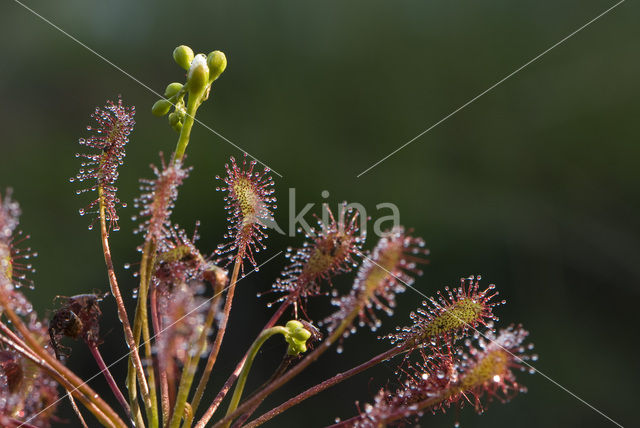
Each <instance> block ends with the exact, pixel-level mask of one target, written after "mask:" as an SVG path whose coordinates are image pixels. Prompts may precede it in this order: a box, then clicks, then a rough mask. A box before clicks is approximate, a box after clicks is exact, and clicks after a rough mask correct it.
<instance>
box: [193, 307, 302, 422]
mask: <svg viewBox="0 0 640 428" xmlns="http://www.w3.org/2000/svg"><path fill="white" fill-rule="evenodd" d="M290 304H291V302H290V301H289V300H286V301H284V302H283V303H282V305H280V307H279V308H278V310H277V311H276V312H275V313H274V314H273V316H272V317H271V319H270V320H269V321H268V322H267V324H266V325H265V326H264V327H263V328H262V330H261V331H263V330H266V329H268V328H271V327H273V326H274V325H275V324H276V323H277V322H278V320H279V319H280V317H281V316H282V314H283V313H284V311H285V310H286V309H287V308H288V307H289V305H290ZM248 355H249V350H247V352H246V353H245V354H244V357H242V360H240V362H238V365H237V366H236V368H235V370H234V371H233V373H231V375H230V376H229V378H228V379H227V381H226V382H225V383H224V385H223V386H222V389H221V390H220V392H218V395H216V398H214V399H213V402H212V403H211V405H210V406H209V408H208V409H207V411H206V412H205V413H204V415H203V416H202V419H201V422H202V420H205V418H206V421H208V420H209V419H211V417H212V416H213V414H214V413H215V411H216V410H218V406H220V403H221V402H222V400H223V399H224V397H226V395H227V393H228V392H229V390H230V389H231V387H232V386H233V384H234V383H235V381H236V380H237V379H238V376H240V372H241V371H242V367H243V366H244V363H245V361H246V360H247V356H248ZM205 423H206V422H205ZM199 425H200V423H198V425H196V426H199Z"/></svg>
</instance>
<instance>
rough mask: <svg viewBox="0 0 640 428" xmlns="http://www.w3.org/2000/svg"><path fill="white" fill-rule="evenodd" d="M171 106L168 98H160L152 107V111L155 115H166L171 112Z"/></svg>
mask: <svg viewBox="0 0 640 428" xmlns="http://www.w3.org/2000/svg"><path fill="white" fill-rule="evenodd" d="M170 108H171V103H170V102H169V101H167V100H158V101H156V102H155V104H154V105H153V107H151V113H153V114H154V115H155V116H164V115H165V114H167V113H169V109H170Z"/></svg>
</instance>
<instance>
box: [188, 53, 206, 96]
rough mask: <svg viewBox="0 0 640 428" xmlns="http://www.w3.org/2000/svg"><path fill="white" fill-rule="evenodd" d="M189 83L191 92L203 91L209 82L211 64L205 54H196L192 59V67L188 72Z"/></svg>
mask: <svg viewBox="0 0 640 428" xmlns="http://www.w3.org/2000/svg"><path fill="white" fill-rule="evenodd" d="M187 84H188V85H189V92H202V91H203V90H204V89H205V88H206V87H207V85H208V84H209V66H207V58H206V57H205V56H204V55H203V54H198V55H196V57H195V58H194V59H193V61H191V67H190V68H189V72H188V73H187Z"/></svg>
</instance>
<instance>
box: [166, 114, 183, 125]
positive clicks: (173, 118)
mask: <svg viewBox="0 0 640 428" xmlns="http://www.w3.org/2000/svg"><path fill="white" fill-rule="evenodd" d="M178 122H180V116H179V115H178V113H176V112H175V111H174V112H173V113H171V114H170V115H169V125H171V127H174V126H176V125H177V124H178Z"/></svg>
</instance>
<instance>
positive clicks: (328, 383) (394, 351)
mask: <svg viewBox="0 0 640 428" xmlns="http://www.w3.org/2000/svg"><path fill="white" fill-rule="evenodd" d="M404 350H405V348H404V347H395V348H391V349H389V350H388V351H386V352H383V353H382V354H379V355H377V356H375V357H373V358H371V359H370V360H369V361H367V362H365V363H362V364H360V365H359V366H357V367H354V368H352V369H351V370H347V371H346V372H342V373H338V374H337V375H335V376H333V377H332V378H330V379H327V380H325V381H324V382H322V383H319V384H318V385H316V386H313V387H311V388H309V389H307V390H306V391H304V392H302V393H300V394H298V395H297V396H295V397H293V398H292V399H290V400H288V401H286V402H284V403H282V404H281V405H279V406H278V407H276V408H274V409H272V410H270V411H268V412H267V413H265V414H263V415H262V416H260V417H259V418H257V419H254V420H253V421H251V422H249V423H248V424H247V425H245V427H247V428H253V427H257V426H259V425H262V424H263V423H265V422H267V421H269V420H270V419H272V418H274V417H276V416H278V415H279V414H280V413H283V412H284V411H285V410H288V409H289V408H291V407H293V406H296V405H298V404H300V403H302V402H303V401H304V400H306V399H307V398H309V397H313V396H314V395H316V394H318V393H320V392H322V391H324V390H325V389H328V388H330V387H332V386H334V385H336V384H338V383H340V382H342V381H344V380H347V379H349V378H350V377H352V376H355V375H357V374H358V373H360V372H363V371H365V370H367V369H368V368H371V367H373V366H375V365H377V364H379V363H381V362H382V361H385V360H388V359H390V358H393V357H395V356H396V355H398V354H400V353H402V352H404Z"/></svg>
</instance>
